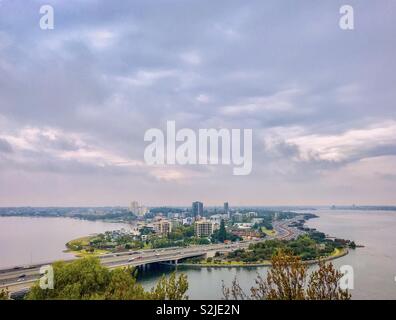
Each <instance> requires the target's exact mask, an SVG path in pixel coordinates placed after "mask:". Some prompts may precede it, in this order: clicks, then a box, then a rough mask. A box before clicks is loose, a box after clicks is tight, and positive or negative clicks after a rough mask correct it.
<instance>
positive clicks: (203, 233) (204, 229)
mask: <svg viewBox="0 0 396 320" xmlns="http://www.w3.org/2000/svg"><path fill="white" fill-rule="evenodd" d="M194 232H195V236H196V237H199V238H200V237H209V236H210V235H211V234H212V233H213V223H212V222H211V221H207V220H199V221H195V223H194Z"/></svg>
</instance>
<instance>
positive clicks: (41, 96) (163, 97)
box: [0, 0, 396, 206]
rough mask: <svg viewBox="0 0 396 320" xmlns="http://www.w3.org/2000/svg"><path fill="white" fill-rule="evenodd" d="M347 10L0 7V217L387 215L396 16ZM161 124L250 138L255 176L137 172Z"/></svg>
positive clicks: (305, 5)
mask: <svg viewBox="0 0 396 320" xmlns="http://www.w3.org/2000/svg"><path fill="white" fill-rule="evenodd" d="M43 4H50V5H52V6H53V7H54V10H55V29H54V30H48V31H43V30H41V29H40V28H39V19H40V14H39V8H40V6H41V5H43ZM343 4H345V3H344V1H336V0H334V1H316V0H307V1H294V0H267V1H262V0H257V1H230V0H224V1H209V0H200V1H185V0H179V1H175V0H170V1H147V0H144V1H143V0H142V1H121V0H119V1H105V0H84V1H82V0H80V1H77V0H68V1H61V0H57V1H55V0H54V1H49V0H47V1H36V0H35V1H33V0H32V1H23V0H12V1H11V0H0V206H21V205H30V206H38V205H39V206H51V205H60V206H67V205H74V206H80V205H81V206H84V205H92V206H94V205H123V206H126V205H128V203H129V202H130V201H132V200H138V201H139V202H141V203H144V204H146V205H189V204H190V203H191V202H192V201H195V200H201V201H203V202H204V203H205V204H210V205H221V204H222V202H224V201H229V202H230V205H249V204H251V205H319V204H328V205H331V204H353V203H356V204H396V203H395V197H394V191H395V190H396V105H395V101H396V90H395V84H396V59H395V57H396V43H395V39H396V27H395V21H396V2H395V1H392V0H381V1H369V0H360V1H352V0H351V1H348V4H350V5H352V6H353V7H354V9H355V30H353V31H343V30H341V29H340V28H339V26H338V21H339V17H340V14H339V8H340V6H341V5H343ZM167 120H175V121H176V126H177V128H179V129H180V128H184V127H187V128H192V129H198V128H230V129H231V128H241V129H243V128H252V129H253V146H254V150H253V170H252V173H251V174H250V175H248V176H233V175H232V167H230V166H207V167H202V166H163V167H149V166H147V165H146V164H145V163H144V159H143V155H144V148H145V146H146V145H147V144H146V143H145V142H144V140H143V137H144V133H145V131H146V130H148V129H150V128H157V127H158V128H162V129H164V128H165V127H166V121H167Z"/></svg>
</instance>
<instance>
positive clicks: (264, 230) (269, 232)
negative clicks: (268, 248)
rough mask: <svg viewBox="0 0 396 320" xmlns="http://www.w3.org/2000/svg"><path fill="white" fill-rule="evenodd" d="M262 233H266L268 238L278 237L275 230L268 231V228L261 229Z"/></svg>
mask: <svg viewBox="0 0 396 320" xmlns="http://www.w3.org/2000/svg"><path fill="white" fill-rule="evenodd" d="M261 231H262V232H264V233H265V234H266V235H267V236H271V237H273V236H275V235H276V231H275V230H273V229H272V230H270V229H267V228H266V227H261Z"/></svg>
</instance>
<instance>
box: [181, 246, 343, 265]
mask: <svg viewBox="0 0 396 320" xmlns="http://www.w3.org/2000/svg"><path fill="white" fill-rule="evenodd" d="M348 253H349V249H348V248H344V249H341V250H340V253H338V254H336V255H333V256H328V257H326V258H323V259H320V260H321V261H325V262H327V261H332V260H335V259H338V258H341V257H344V256H346V255H347V254H348ZM302 263H303V264H304V265H313V264H318V263H319V259H315V260H306V261H302ZM271 265H272V264H271V262H269V261H268V262H261V263H230V264H215V263H207V264H203V263H179V264H178V266H183V267H189V268H190V267H193V268H257V267H270V266H271Z"/></svg>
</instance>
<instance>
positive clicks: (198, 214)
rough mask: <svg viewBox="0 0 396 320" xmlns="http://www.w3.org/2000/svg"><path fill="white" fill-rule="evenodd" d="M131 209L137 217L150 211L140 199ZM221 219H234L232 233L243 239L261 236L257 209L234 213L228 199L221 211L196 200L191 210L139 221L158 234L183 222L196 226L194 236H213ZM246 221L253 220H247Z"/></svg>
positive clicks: (165, 232)
mask: <svg viewBox="0 0 396 320" xmlns="http://www.w3.org/2000/svg"><path fill="white" fill-rule="evenodd" d="M210 210H211V211H210ZM130 211H131V212H132V213H133V214H135V215H136V216H138V217H143V216H144V215H145V214H146V213H147V212H149V210H148V209H147V208H146V207H144V206H140V205H139V203H138V202H137V201H133V202H131V206H130ZM222 220H225V221H232V227H230V232H232V233H234V234H236V235H238V236H240V237H242V238H255V237H259V233H258V232H256V231H254V230H253V228H252V226H253V225H254V223H256V222H260V220H261V219H260V218H257V212H244V213H239V212H235V211H233V212H232V211H231V210H230V207H229V204H228V202H225V203H224V206H223V209H222V210H221V209H220V210H219V209H218V208H215V209H209V210H204V204H203V203H202V202H200V201H194V202H193V203H192V206H191V209H190V210H188V209H185V210H184V209H180V210H178V211H176V210H175V211H174V212H159V213H157V214H156V215H155V216H154V217H152V218H151V219H146V220H144V221H142V222H140V223H139V225H140V228H141V227H145V228H148V229H150V230H152V231H153V232H154V233H155V234H156V235H159V236H167V235H168V234H169V233H171V232H172V230H174V229H175V228H177V227H178V226H180V225H184V226H186V225H188V226H192V225H193V226H194V235H195V236H196V237H200V238H203V237H210V236H211V235H212V234H213V232H214V231H216V230H217V229H219V228H220V223H221V221H222ZM247 221H249V222H250V223H247Z"/></svg>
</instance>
